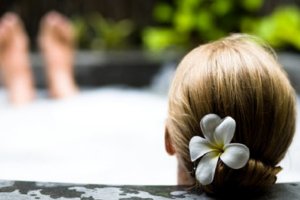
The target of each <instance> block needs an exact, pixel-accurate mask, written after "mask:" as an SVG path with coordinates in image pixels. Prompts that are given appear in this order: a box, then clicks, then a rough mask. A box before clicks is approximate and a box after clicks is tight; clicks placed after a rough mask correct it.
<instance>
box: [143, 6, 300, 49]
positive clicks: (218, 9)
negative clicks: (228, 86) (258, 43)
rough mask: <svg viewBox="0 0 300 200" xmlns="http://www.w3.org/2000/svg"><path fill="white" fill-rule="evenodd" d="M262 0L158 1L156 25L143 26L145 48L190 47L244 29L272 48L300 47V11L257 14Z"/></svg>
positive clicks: (290, 7)
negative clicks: (261, 15) (266, 14)
mask: <svg viewBox="0 0 300 200" xmlns="http://www.w3.org/2000/svg"><path fill="white" fill-rule="evenodd" d="M262 5H263V0H243V1H240V0H211V1H210V0H173V1H168V3H167V2H166V1H164V0H160V1H159V2H158V3H157V5H156V6H155V9H154V13H153V14H154V19H155V20H156V23H157V25H156V26H152V27H148V28H146V29H145V30H144V31H143V33H142V40H143V43H144V46H145V47H146V49H149V50H152V51H161V50H166V49H170V48H181V49H182V48H191V47H193V46H196V45H198V44H199V43H203V42H207V41H210V40H215V39H218V38H220V37H223V36H225V35H228V34H229V33H232V32H247V33H251V34H254V35H257V36H259V37H262V38H263V39H264V40H266V41H267V42H269V43H270V44H271V45H273V46H274V47H290V46H292V47H293V48H297V49H300V37H299V35H300V27H299V26H300V11H299V9H298V8H297V7H293V6H289V7H281V8H280V7H279V8H278V9H276V10H274V12H273V13H271V14H270V15H268V16H265V17H258V14H259V11H260V9H261V7H262Z"/></svg>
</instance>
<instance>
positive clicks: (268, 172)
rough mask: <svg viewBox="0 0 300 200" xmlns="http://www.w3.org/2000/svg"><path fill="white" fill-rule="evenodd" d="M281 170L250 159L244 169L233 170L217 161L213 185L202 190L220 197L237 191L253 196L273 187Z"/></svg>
mask: <svg viewBox="0 0 300 200" xmlns="http://www.w3.org/2000/svg"><path fill="white" fill-rule="evenodd" d="M281 169H282V168H281V167H273V166H269V165H266V164H264V163H263V162H261V161H259V160H254V159H250V160H249V161H248V163H247V164H246V166H245V167H243V168H241V169H239V170H235V169H231V168H229V167H227V166H226V165H225V164H224V163H222V162H221V161H219V163H218V165H217V169H216V174H215V178H214V181H213V183H212V184H210V185H208V186H203V189H204V191H205V192H208V193H214V194H222V195H224V194H226V193H227V194H230V195H232V194H234V193H237V191H238V192H240V193H241V192H243V193H245V192H247V193H251V194H255V193H257V192H261V191H263V190H265V189H266V188H268V187H270V186H271V185H273V184H274V183H275V182H276V180H277V176H276V175H277V174H278V172H280V171H281Z"/></svg>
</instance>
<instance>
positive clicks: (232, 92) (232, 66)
mask: <svg viewBox="0 0 300 200" xmlns="http://www.w3.org/2000/svg"><path fill="white" fill-rule="evenodd" d="M208 113H216V114H217V115H219V116H220V117H221V118H223V117H225V116H231V117H232V118H234V119H235V121H236V132H235V135H234V138H233V142H238V143H242V144H245V145H246V146H247V147H248V148H249V150H250V160H249V161H248V163H247V164H246V166H245V167H243V168H241V169H239V170H233V169H230V168H229V167H227V166H226V165H224V164H223V163H222V162H221V161H219V162H218V165H217V169H216V172H215V177H214V180H213V182H212V183H211V184H210V185H207V186H205V187H204V189H205V190H206V191H208V192H213V193H222V192H226V191H230V190H231V189H234V190H235V191H236V190H237V189H238V188H240V189H241V190H250V191H252V190H259V189H263V188H266V187H268V186H270V185H272V184H274V183H275V181H276V174H277V173H278V172H279V171H280V168H279V167H276V165H277V164H278V162H279V161H280V160H281V159H282V158H283V157H284V156H285V153H286V151H287V149H288V147H289V145H290V143H291V141H292V139H293V135H294V132H295V115H296V114H295V94H294V90H293V88H292V87H291V85H290V83H289V80H288V78H287V76H286V74H285V73H284V71H283V70H282V68H281V66H280V65H279V64H278V63H277V61H276V58H275V56H274V55H273V53H272V51H271V50H270V48H269V49H268V48H266V47H264V46H263V45H261V44H259V42H257V41H256V39H255V38H253V37H250V36H246V35H240V34H236V35H232V36H229V37H227V38H223V39H221V40H218V41H215V42H212V43H208V44H205V45H201V46H200V47H198V48H196V49H194V50H192V51H191V52H190V53H189V54H187V55H186V56H185V57H184V58H183V60H182V61H181V63H180V64H179V66H178V69H177V71H176V74H175V77H174V80H173V83H172V86H171V89H170V93H169V117H168V122H167V127H168V129H169V133H170V136H171V140H172V143H173V145H174V148H175V149H176V153H177V156H179V157H180V159H181V160H182V162H183V164H184V166H185V168H186V170H187V171H188V172H190V173H191V175H192V177H193V178H194V174H193V173H194V172H193V167H194V164H195V163H192V162H191V160H190V155H189V148H188V145H189V141H190V140H191V138H192V137H193V136H195V135H200V136H203V133H202V132H201V129H200V126H199V122H200V120H201V118H202V117H203V116H204V115H206V114H208ZM194 182H195V183H196V180H195V179H194Z"/></svg>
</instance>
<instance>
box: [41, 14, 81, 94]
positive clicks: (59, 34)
mask: <svg viewBox="0 0 300 200" xmlns="http://www.w3.org/2000/svg"><path fill="white" fill-rule="evenodd" d="M74 40H75V38H74V30H73V27H72V25H71V23H70V21H69V20H68V19H67V18H66V17H64V16H62V15H61V14H59V13H57V12H50V13H49V14H47V15H46V16H45V17H44V18H43V19H42V21H41V25H40V33H39V46H40V49H41V50H42V54H43V57H44V59H45V63H46V73H47V79H48V86H49V91H50V96H52V97H54V98H64V97H68V96H72V95H74V94H76V93H77V91H78V89H77V86H76V83H75V80H74V77H73V64H74V43H75V41H74Z"/></svg>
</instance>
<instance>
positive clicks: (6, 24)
mask: <svg viewBox="0 0 300 200" xmlns="http://www.w3.org/2000/svg"><path fill="white" fill-rule="evenodd" d="M0 67H1V72H2V76H3V79H4V84H5V86H6V88H7V91H8V95H9V100H10V102H11V103H12V104H13V105H24V104H26V103H29V102H30V101H32V100H33V99H34V96H35V91H34V84H33V78H32V74H31V71H30V60H29V57H28V38H27V35H26V33H25V31H24V28H23V24H22V22H21V20H20V18H19V17H18V16H17V15H16V14H14V13H6V14H5V15H4V16H3V17H2V18H1V19H0Z"/></svg>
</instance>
